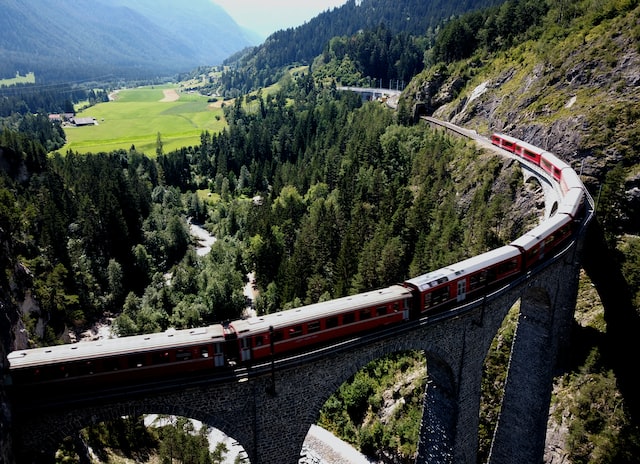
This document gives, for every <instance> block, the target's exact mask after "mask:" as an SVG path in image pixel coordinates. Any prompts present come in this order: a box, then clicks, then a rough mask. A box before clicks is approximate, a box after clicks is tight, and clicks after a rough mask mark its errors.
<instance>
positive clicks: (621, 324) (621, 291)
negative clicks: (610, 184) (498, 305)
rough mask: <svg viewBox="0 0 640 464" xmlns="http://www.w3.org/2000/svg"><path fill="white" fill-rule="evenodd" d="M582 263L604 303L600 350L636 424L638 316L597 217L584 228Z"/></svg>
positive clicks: (639, 411)
mask: <svg viewBox="0 0 640 464" xmlns="http://www.w3.org/2000/svg"><path fill="white" fill-rule="evenodd" d="M582 265H583V268H584V270H585V272H586V273H587V275H588V276H589V278H590V279H591V281H592V282H593V284H594V285H595V287H596V290H597V292H598V294H599V295H600V299H601V301H602V305H603V307H604V318H605V322H606V324H607V331H606V335H605V337H604V343H603V346H602V347H603V351H602V352H603V355H604V359H605V362H606V364H607V365H609V366H611V368H612V369H613V371H614V373H615V375H616V379H617V381H618V388H619V389H620V392H621V394H622V396H623V398H624V402H625V404H626V405H627V407H628V413H629V416H630V418H631V419H632V420H633V422H634V423H635V424H638V423H640V378H638V375H637V364H636V357H637V356H638V355H639V354H640V336H638V334H639V333H640V317H639V316H638V313H637V312H636V309H635V307H634V306H633V299H632V295H631V293H630V291H629V288H628V286H627V284H626V281H625V279H624V277H623V275H622V271H621V268H620V263H618V262H617V261H616V253H615V251H614V250H610V249H609V247H608V245H607V243H606V241H605V239H604V234H603V231H602V228H601V226H600V224H599V223H598V222H597V219H594V220H593V221H592V222H591V224H590V226H589V229H588V232H587V236H586V240H585V246H584V250H583V257H582Z"/></svg>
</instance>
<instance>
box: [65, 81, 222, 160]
mask: <svg viewBox="0 0 640 464" xmlns="http://www.w3.org/2000/svg"><path fill="white" fill-rule="evenodd" d="M76 117H77V118H95V120H96V121H97V125H95V126H81V127H73V126H65V129H64V130H65V134H66V137H67V144H66V145H65V146H64V147H63V148H62V149H60V150H59V151H60V152H62V153H63V152H66V151H68V150H72V151H74V152H78V153H90V152H91V153H99V152H110V151H113V150H117V149H125V150H129V148H131V146H132V145H134V146H135V148H136V150H138V151H139V152H143V153H145V154H147V155H149V156H155V153H156V146H157V140H158V133H159V134H160V139H161V141H162V147H163V152H164V153H168V152H170V151H172V150H175V149H179V148H181V147H187V146H194V145H199V144H200V135H201V134H202V132H204V131H209V132H219V131H221V130H222V129H223V128H224V126H225V125H226V123H225V121H224V115H223V111H222V108H221V107H220V105H215V107H214V105H211V104H210V103H208V102H207V97H204V96H202V95H199V94H191V93H182V92H180V90H179V88H178V86H169V85H166V86H153V87H140V88H136V89H126V90H120V91H119V92H118V93H117V94H116V95H115V97H114V99H113V100H112V101H109V102H106V103H100V104H98V105H95V106H92V107H90V108H87V109H85V110H83V111H81V112H79V113H78V114H77V115H76Z"/></svg>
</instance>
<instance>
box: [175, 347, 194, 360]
mask: <svg viewBox="0 0 640 464" xmlns="http://www.w3.org/2000/svg"><path fill="white" fill-rule="evenodd" d="M192 357H193V354H192V353H191V350H183V349H179V350H176V361H187V360H189V359H191V358H192Z"/></svg>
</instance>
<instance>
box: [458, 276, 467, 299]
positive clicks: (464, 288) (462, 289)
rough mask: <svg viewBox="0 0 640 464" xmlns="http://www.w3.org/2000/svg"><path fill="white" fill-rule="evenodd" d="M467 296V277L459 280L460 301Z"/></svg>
mask: <svg viewBox="0 0 640 464" xmlns="http://www.w3.org/2000/svg"><path fill="white" fill-rule="evenodd" d="M466 297H467V279H461V280H459V281H458V301H464V299H465V298H466Z"/></svg>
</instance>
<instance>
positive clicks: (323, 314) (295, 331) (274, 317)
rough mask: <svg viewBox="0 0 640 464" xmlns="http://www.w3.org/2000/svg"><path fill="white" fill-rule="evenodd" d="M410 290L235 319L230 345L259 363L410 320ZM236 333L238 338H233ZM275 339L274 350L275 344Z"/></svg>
mask: <svg viewBox="0 0 640 464" xmlns="http://www.w3.org/2000/svg"><path fill="white" fill-rule="evenodd" d="M411 297H412V294H411V292H410V291H409V290H408V289H406V288H405V287H403V286H401V285H393V286H391V287H388V288H383V289H380V290H375V291H371V292H365V293H359V294H357V295H352V296H346V297H342V298H338V299H335V300H331V301H326V302H322V303H316V304H311V305H307V306H302V307H300V308H296V309H291V310H288V311H281V312H277V313H273V314H268V315H266V316H262V317H254V318H249V319H243V320H239V321H233V322H231V323H230V324H229V328H228V329H227V330H228V332H229V333H228V335H227V337H228V338H229V339H231V340H234V344H235V340H237V344H236V345H235V347H234V348H232V347H230V346H229V345H227V353H228V355H229V356H233V355H232V354H231V350H235V356H236V358H237V359H238V360H239V361H240V362H248V361H252V360H260V359H264V358H268V357H270V356H271V353H272V350H273V354H275V355H279V354H282V353H285V352H295V351H298V350H301V349H303V348H306V347H308V346H313V345H318V344H322V343H324V342H327V341H330V340H335V339H340V338H344V337H347V336H349V335H353V334H355V333H366V332H367V331H370V330H372V329H377V328H381V327H384V326H387V325H389V324H395V323H398V322H401V321H404V320H407V319H409V309H410V299H411ZM231 332H233V334H231ZM272 341H273V346H272Z"/></svg>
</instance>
